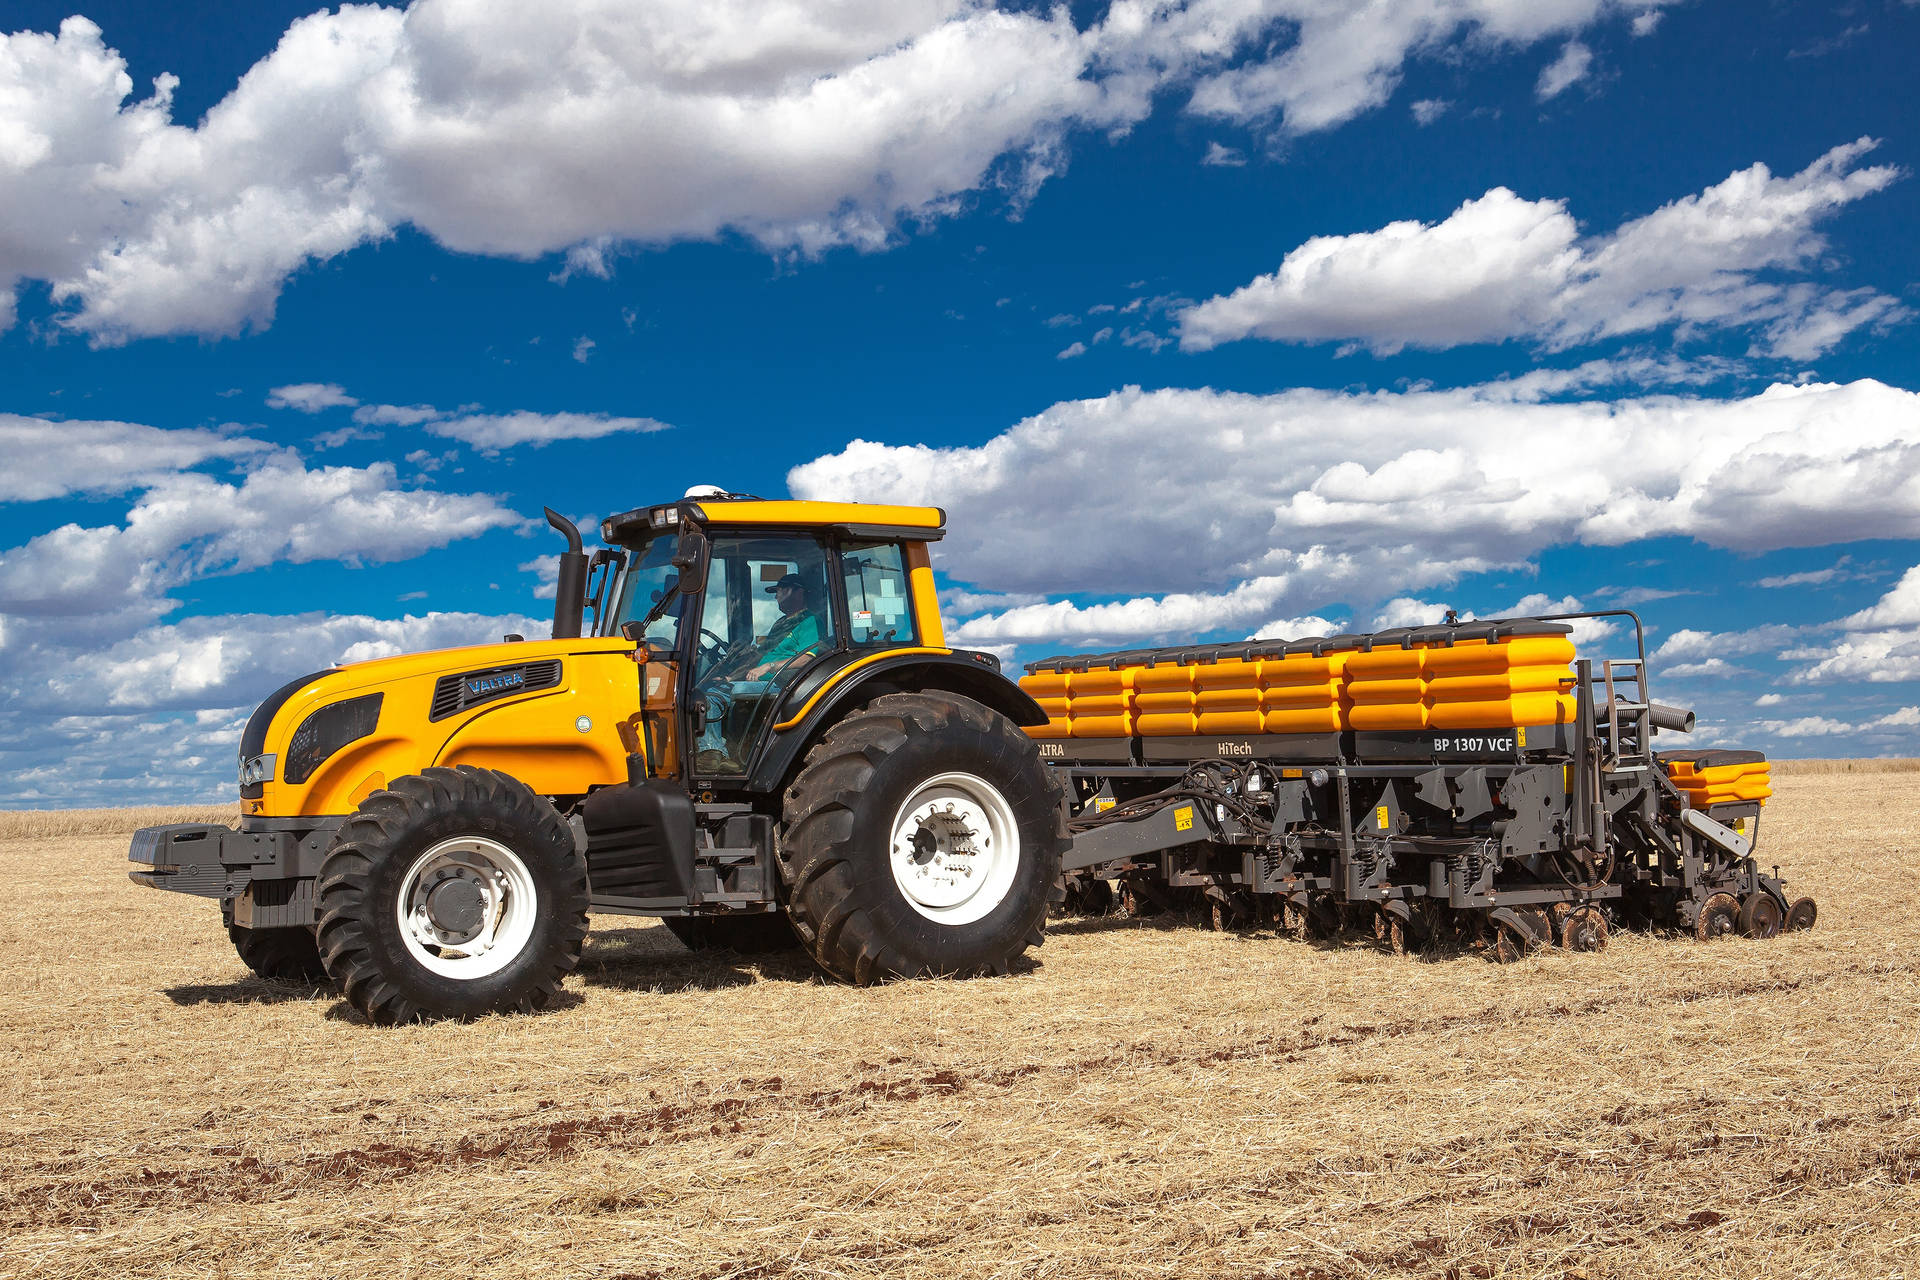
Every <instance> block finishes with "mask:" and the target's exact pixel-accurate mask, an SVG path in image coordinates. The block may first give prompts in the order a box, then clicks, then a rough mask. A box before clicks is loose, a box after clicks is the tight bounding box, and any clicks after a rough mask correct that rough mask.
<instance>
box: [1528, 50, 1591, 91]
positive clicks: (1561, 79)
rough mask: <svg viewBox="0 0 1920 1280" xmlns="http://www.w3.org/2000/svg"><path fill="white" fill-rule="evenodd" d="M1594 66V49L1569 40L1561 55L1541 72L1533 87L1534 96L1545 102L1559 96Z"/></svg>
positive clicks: (1577, 82) (1585, 76)
mask: <svg viewBox="0 0 1920 1280" xmlns="http://www.w3.org/2000/svg"><path fill="white" fill-rule="evenodd" d="M1592 66H1593V50H1591V49H1589V48H1587V46H1586V45H1584V44H1582V43H1581V42H1580V41H1578V40H1569V41H1567V43H1566V47H1564V48H1563V49H1561V50H1560V56H1559V57H1557V58H1555V59H1554V60H1553V61H1552V62H1550V63H1548V64H1547V66H1546V67H1545V68H1543V69H1542V70H1541V72H1540V80H1539V82H1538V83H1537V84H1535V85H1534V87H1533V96H1534V97H1536V98H1538V99H1539V100H1540V101H1542V102H1545V101H1546V100H1547V99H1549V98H1557V97H1559V96H1560V95H1561V94H1563V93H1565V92H1566V91H1567V90H1568V89H1571V88H1572V87H1573V86H1574V85H1576V84H1579V83H1580V82H1581V81H1582V80H1584V79H1586V78H1587V71H1588V70H1589V69H1590V68H1591V67H1592Z"/></svg>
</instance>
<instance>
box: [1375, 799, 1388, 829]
mask: <svg viewBox="0 0 1920 1280" xmlns="http://www.w3.org/2000/svg"><path fill="white" fill-rule="evenodd" d="M1373 816H1374V818H1375V819H1376V820H1378V822H1379V823H1380V829H1381V830H1382V831H1385V830H1386V829H1387V806H1385V805H1381V806H1380V807H1379V808H1378V809H1375V810H1374V811H1373Z"/></svg>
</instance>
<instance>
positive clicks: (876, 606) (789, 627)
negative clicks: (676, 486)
mask: <svg viewBox="0 0 1920 1280" xmlns="http://www.w3.org/2000/svg"><path fill="white" fill-rule="evenodd" d="M943 524H944V513H943V512H941V511H940V510H939V509H938V508H937V507H869V506H853V505H851V504H836V503H800V502H767V501H762V500H758V499H728V498H721V499H713V498H703V499H701V500H699V501H691V500H689V501H683V502H680V503H675V504H672V505H668V506H658V507H650V508H642V509H639V510H635V511H631V512H627V513H625V514H623V515H617V516H613V517H611V518H609V519H608V520H607V521H605V522H604V524H603V525H602V529H601V532H602V535H603V537H604V538H605V540H606V541H607V542H608V544H609V545H610V546H613V547H615V548H617V550H615V551H612V552H609V553H603V555H604V558H603V560H602V563H603V564H606V565H607V568H606V569H605V571H604V572H603V573H601V574H600V575H599V576H598V580H597V581H596V582H595V583H594V584H593V585H592V588H591V589H590V591H589V592H588V596H589V599H590V601H591V607H592V609H593V612H595V613H596V615H597V619H596V624H597V627H598V629H599V630H600V632H601V633H602V634H603V635H608V636H616V635H617V636H624V637H625V638H627V639H629V640H632V641H635V642H636V643H637V644H639V645H641V646H643V647H644V652H642V653H640V654H638V655H637V656H638V658H639V659H640V661H641V662H642V664H643V666H644V668H645V674H644V677H643V680H642V711H643V716H642V719H643V723H644V725H645V729H646V734H645V736H646V742H645V744H644V748H645V753H646V757H647V772H648V773H649V775H650V776H653V777H689V778H697V779H700V780H701V781H703V782H710V783H712V784H714V785H717V786H723V787H724V786H727V785H729V784H739V783H741V782H743V781H744V780H746V779H747V778H748V777H749V775H750V774H751V773H752V772H753V769H752V765H753V764H754V763H755V762H756V760H757V759H758V757H759V756H760V754H761V750H762V747H763V745H764V744H766V743H767V742H768V741H769V739H770V738H771V737H772V736H773V735H774V734H775V733H777V732H780V731H784V730H788V729H791V728H793V727H794V725H795V724H796V723H797V722H798V721H799V720H800V719H802V718H803V717H804V715H805V712H806V710H807V706H808V703H809V702H810V700H812V699H813V698H815V697H817V696H818V695H820V694H822V693H825V692H827V691H828V689H829V686H831V685H835V684H837V683H839V681H840V680H841V679H842V678H844V676H845V675H848V674H851V673H853V672H854V670H855V669H856V668H859V667H862V666H863V665H865V664H869V663H870V661H871V660H872V659H877V658H884V657H893V656H898V657H906V656H909V655H917V656H921V657H929V656H946V655H947V654H948V651H947V650H946V649H945V644H944V637H943V635H942V633H941V626H940V615H939V609H938V606H937V604H936V603H935V600H934V594H933V581H932V573H931V570H930V567H929V565H928V555H927V544H928V543H929V542H931V541H933V540H935V539H938V538H939V537H940V536H941V534H942V532H943V529H942V525H943Z"/></svg>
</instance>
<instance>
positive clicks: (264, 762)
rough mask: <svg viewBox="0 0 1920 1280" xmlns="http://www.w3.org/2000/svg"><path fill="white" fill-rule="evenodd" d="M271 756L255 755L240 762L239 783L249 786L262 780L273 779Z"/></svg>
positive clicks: (270, 780)
mask: <svg viewBox="0 0 1920 1280" xmlns="http://www.w3.org/2000/svg"><path fill="white" fill-rule="evenodd" d="M273 761H274V758H273V757H272V756H255V757H254V758H253V759H251V760H242V761H241V762H240V785H241V786H243V787H251V786H254V785H256V784H258V783H262V782H272V781H273Z"/></svg>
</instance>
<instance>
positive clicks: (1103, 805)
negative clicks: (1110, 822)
mask: <svg viewBox="0 0 1920 1280" xmlns="http://www.w3.org/2000/svg"><path fill="white" fill-rule="evenodd" d="M1113 805H1114V802H1113V801H1112V800H1110V799H1108V798H1107V797H1106V796H1095V797H1094V800H1093V811H1094V812H1095V813H1105V812H1106V811H1107V810H1109V809H1111V808H1113Z"/></svg>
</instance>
